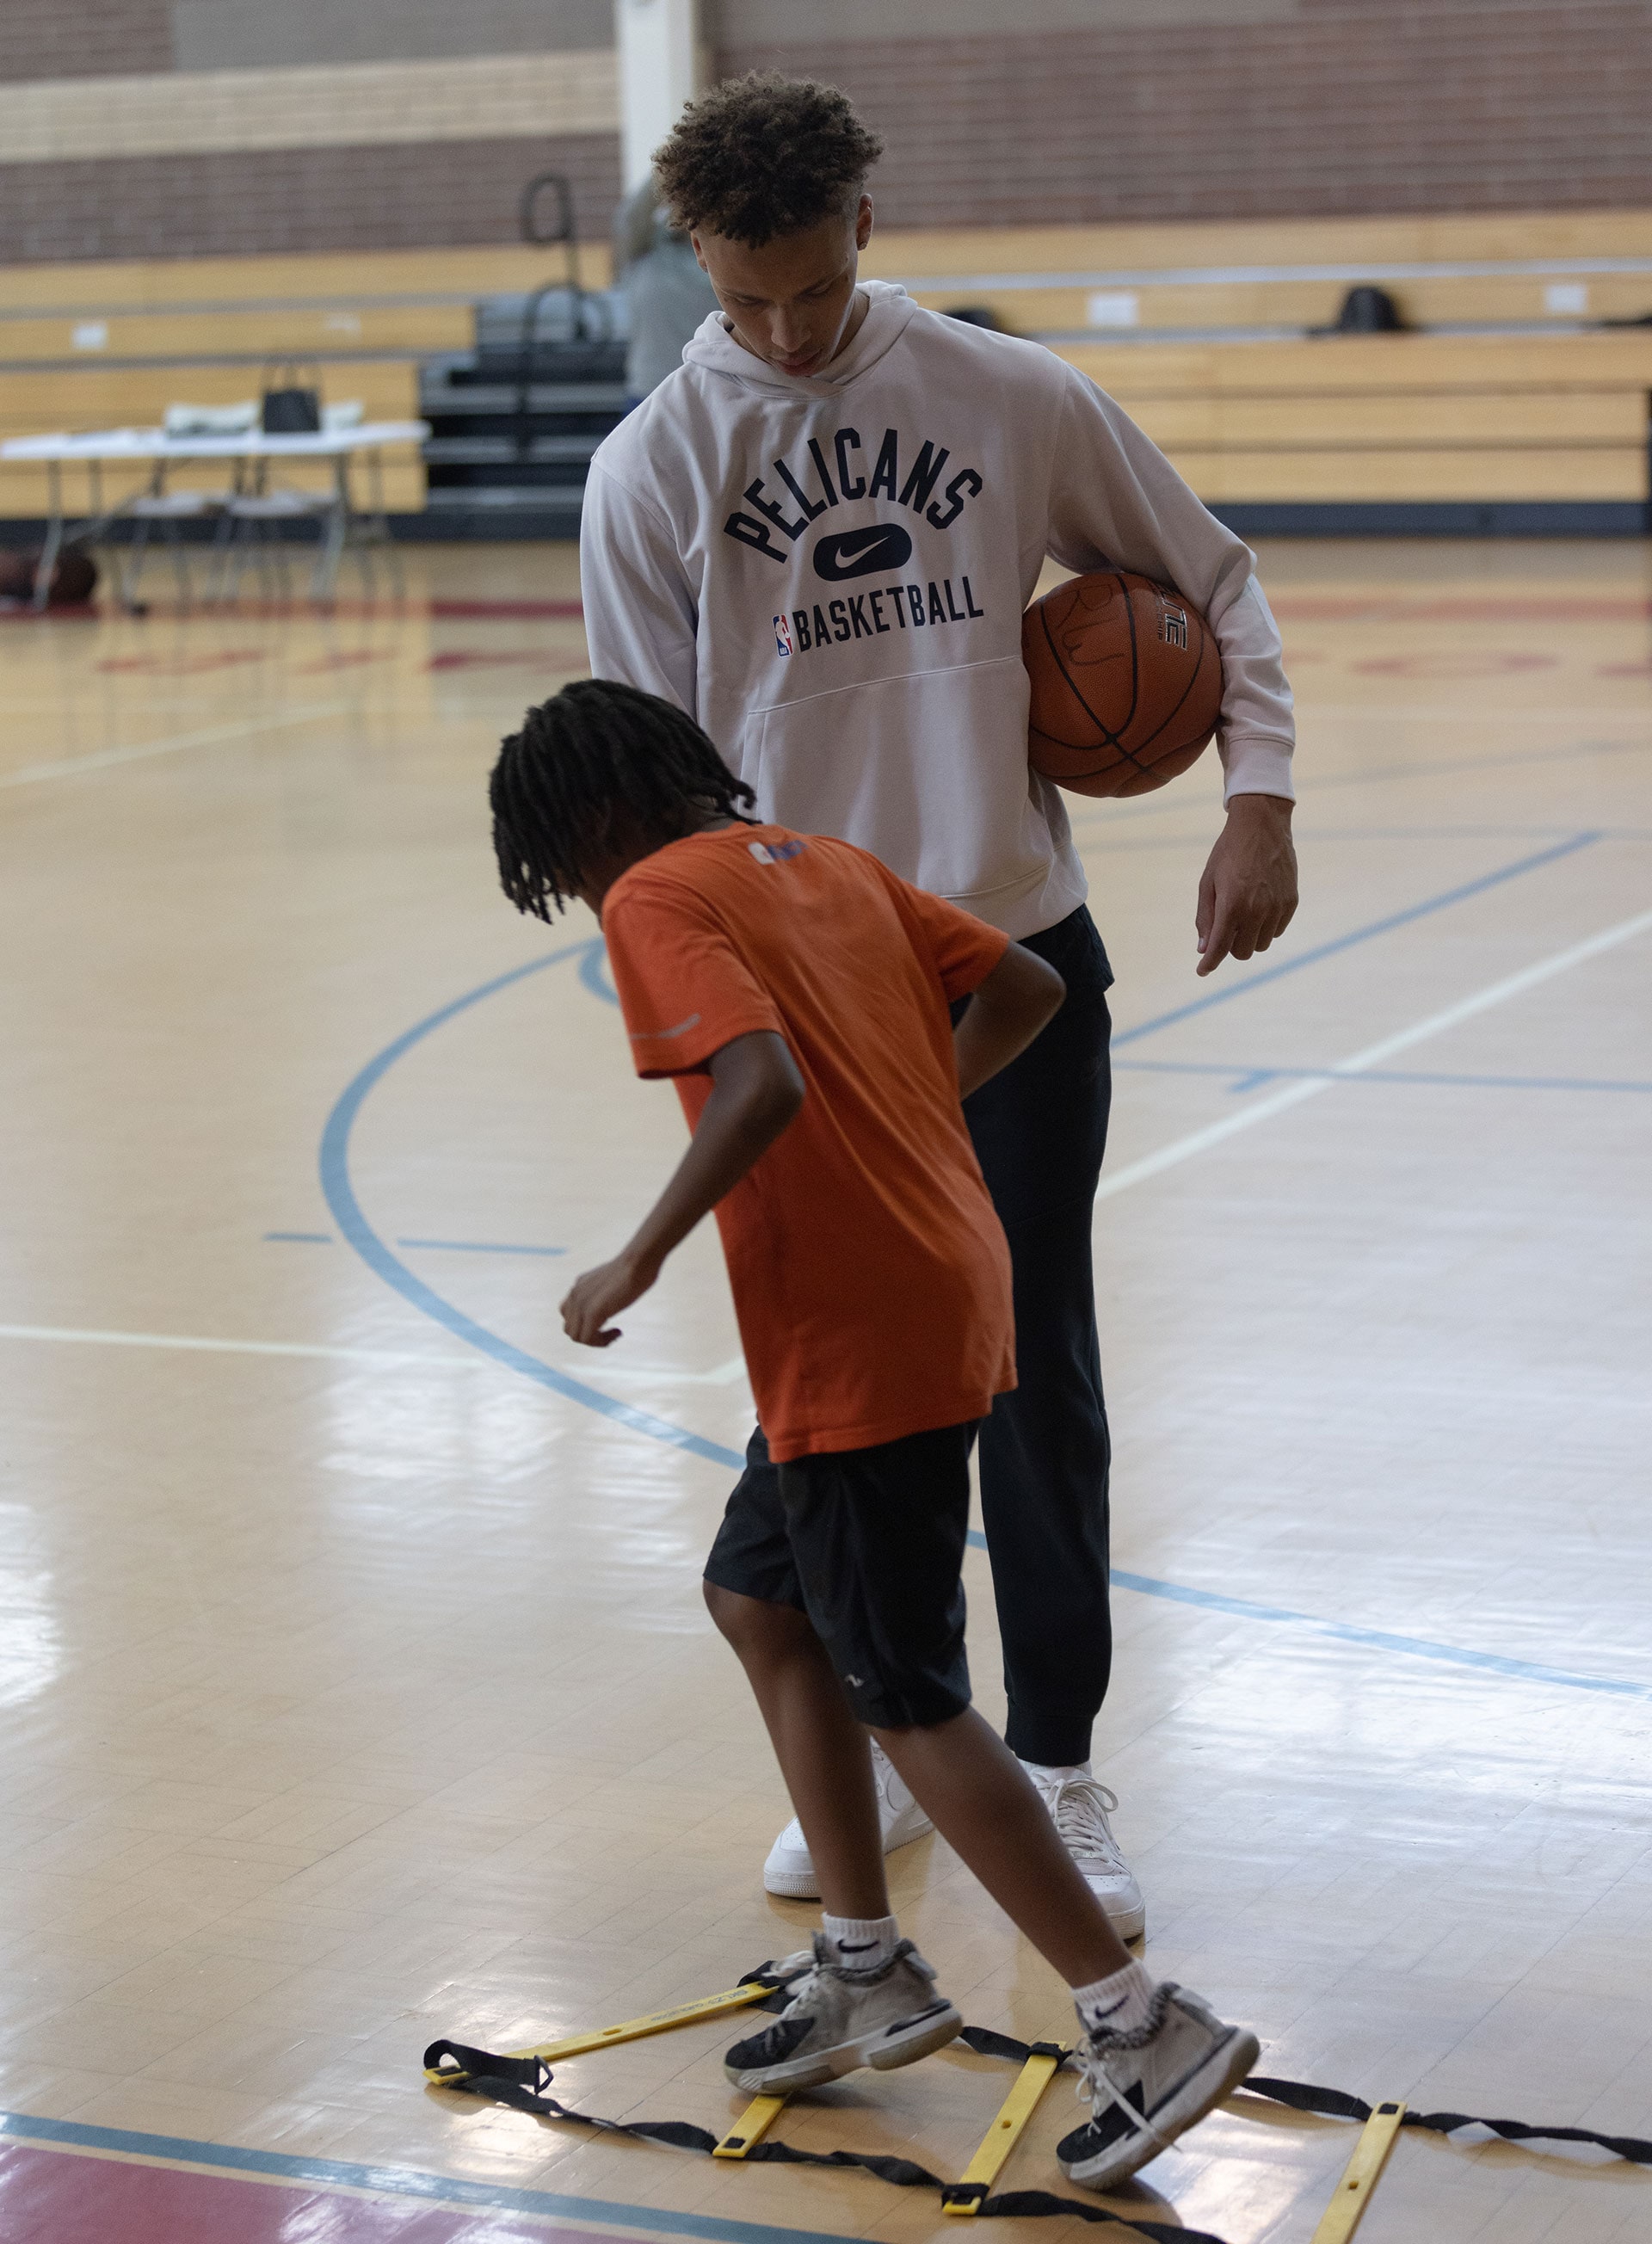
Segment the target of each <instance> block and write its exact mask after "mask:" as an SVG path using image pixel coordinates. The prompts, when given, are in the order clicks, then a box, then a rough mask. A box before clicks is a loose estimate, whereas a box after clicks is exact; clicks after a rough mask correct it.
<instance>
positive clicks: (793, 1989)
mask: <svg viewBox="0 0 1652 2244" xmlns="http://www.w3.org/2000/svg"><path fill="white" fill-rule="evenodd" d="M791 1960H792V1959H791V1958H790V1957H788V1958H787V1962H788V1963H790V1962H791ZM788 1991H789V1993H790V1996H791V2000H790V2001H789V2003H788V2004H787V2005H786V2007H785V2009H784V2010H783V2011H782V2012H781V2014H780V2016H779V2017H778V2018H776V2019H775V2022H774V2024H772V2025H770V2026H767V2027H765V2028H764V2030H763V2031H762V2033H759V2034H753V2035H752V2036H751V2037H750V2038H749V2039H748V2040H746V2041H737V2042H736V2043H735V2045H734V2047H733V2048H732V2049H731V2050H730V2051H728V2055H727V2056H726V2057H725V2058H724V2059H723V2071H724V2072H726V2073H727V2074H728V2078H729V2079H730V2080H731V2081H732V2082H733V2083H734V2085H735V2087H736V2088H743V2089H744V2090H745V2091H746V2092H747V2094H748V2095H751V2096H788V2095H789V2094H790V2093H791V2092H792V2091H793V2090H794V2089H797V2088H814V2087H816V2086H817V2085H819V2083H820V2082H822V2081H823V2080H836V2078H838V2076H839V2074H841V2073H844V2072H855V2071H856V2069H857V2067H859V2066H861V2065H872V2066H874V2067H876V2069H877V2071H878V2072H892V2071H893V2070H894V2068H895V2067H896V2066H897V2065H911V2064H914V2063H915V2062H916V2061H917V2058H920V2057H927V2056H928V2055H929V2053H930V2051H931V2050H936V2049H944V2047H945V2046H946V2045H947V2043H948V2042H949V2041H953V2040H955V2039H956V2038H957V2037H958V2033H959V2032H960V2031H961V2030H962V2028H963V2024H964V2021H963V2019H962V2018H960V2017H959V2016H958V2012H957V2011H955V2010H954V2009H953V2007H952V2005H951V2003H949V2002H948V2001H947V2000H946V1998H945V1997H944V1995H938V1994H937V1993H936V1991H935V1974H934V1972H933V1971H932V1970H931V1969H930V1967H929V1965H928V1964H927V1963H925V1962H924V1959H923V1957H921V1956H920V1955H919V1954H918V1952H917V1949H916V1948H914V1947H913V1945H912V1943H911V1941H910V1940H903V1941H901V1942H899V1943H897V1946H896V1949H895V1952H894V1954H893V1955H892V1956H891V1957H890V1958H889V1960H888V1962H887V1963H880V1964H878V1965H877V1966H876V1967H875V1968H874V1969H873V1970H870V1971H854V1970H848V1969H846V1968H845V1966H844V1965H843V1964H842V1963H838V1962H836V1960H835V1957H834V1951H833V1950H832V1947H831V1944H830V1943H829V1941H828V1940H827V1938H826V1936H825V1934H824V1933H816V1936H815V1954H814V1961H813V1964H812V1967H811V1968H810V1969H809V1970H807V1971H805V1972H804V1974H803V1976H802V1977H801V1978H799V1979H795V1980H793V1981H792V1982H791V1983H790V1984H789V1990H788Z"/></svg>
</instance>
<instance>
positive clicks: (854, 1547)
mask: <svg viewBox="0 0 1652 2244" xmlns="http://www.w3.org/2000/svg"><path fill="white" fill-rule="evenodd" d="M974 1439H975V1426H974V1425H973V1423H972V1424H969V1425H963V1426H942V1427H940V1428H938V1430H935V1431H934V1432H931V1433H924V1434H908V1435H906V1436H904V1438H903V1439H902V1440H900V1441H898V1442H882V1443H878V1445H877V1447H876V1448H875V1449H870V1450H836V1451H829V1452H825V1453H823V1454H822V1455H820V1456H817V1457H795V1458H793V1459H792V1460H791V1461H790V1463H786V1464H782V1465H780V1466H777V1467H776V1466H772V1465H771V1464H770V1463H769V1458H768V1443H766V1442H765V1441H764V1439H763V1436H762V1432H761V1431H759V1432H757V1433H755V1434H754V1435H753V1436H752V1437H751V1441H750V1443H749V1445H748V1448H747V1451H746V1470H745V1471H744V1473H743V1474H742V1475H741V1477H740V1479H739V1481H738V1482H737V1483H736V1484H735V1492H734V1494H733V1495H732V1496H731V1497H729V1499H728V1511H727V1512H726V1513H725V1514H724V1515H723V1524H722V1525H721V1528H720V1529H719V1530H718V1532H717V1539H716V1541H715V1542H714V1544H712V1546H711V1556H710V1557H709V1558H708V1559H707V1561H706V1579H707V1580H708V1582H714V1583H715V1584H716V1585H717V1586H718V1588H719V1589H724V1590H735V1591H738V1592H739V1593H740V1595H741V1597H746V1598H757V1599H761V1600H762V1603H763V1604H765V1605H791V1606H793V1607H795V1608H796V1610H797V1611H798V1612H804V1613H807V1614H808V1616H809V1620H810V1622H811V1623H812V1625H813V1626H814V1630H815V1633H816V1636H818V1637H819V1639H820V1640H821V1642H822V1643H823V1645H824V1646H825V1647H826V1649H827V1651H828V1652H829V1653H830V1655H831V1661H832V1665H833V1666H834V1667H835V1668H836V1670H837V1673H838V1675H839V1676H840V1677H841V1679H842V1680H843V1690H844V1693H845V1694H846V1696H847V1697H848V1700H849V1702H850V1706H851V1707H853V1708H854V1710H855V1713H856V1715H857V1716H858V1718H859V1719H860V1720H862V1721H863V1722H865V1723H867V1724H869V1725H870V1727H872V1728H874V1729H890V1730H899V1729H910V1728H912V1727H918V1728H924V1727H930V1726H931V1725H933V1724H934V1723H937V1722H945V1721H950V1720H951V1718H952V1716H953V1715H954V1714H961V1713H963V1711H964V1709H965V1707H967V1706H968V1705H969V1703H970V1670H969V1662H968V1660H967V1659H965V1653H964V1551H965V1539H966V1538H967V1536H968V1533H969V1524H970V1472H969V1461H970V1445H971V1443H972V1442H973V1441H974Z"/></svg>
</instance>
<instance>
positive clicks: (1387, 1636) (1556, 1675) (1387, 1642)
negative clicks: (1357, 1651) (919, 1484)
mask: <svg viewBox="0 0 1652 2244" xmlns="http://www.w3.org/2000/svg"><path fill="white" fill-rule="evenodd" d="M969 1542H970V1547H971V1549H972V1550H974V1551H985V1549H986V1538H985V1535H983V1534H982V1532H981V1531H980V1529H979V1528H978V1527H972V1528H971V1530H970V1531H969ZM1110 1579H1111V1581H1112V1584H1113V1586H1114V1589H1115V1590H1131V1591H1134V1593H1135V1594H1136V1596H1138V1597H1143V1598H1164V1599H1168V1601H1169V1602H1170V1603H1171V1604H1173V1605H1198V1606H1202V1607H1204V1608H1206V1609H1207V1610H1209V1611H1210V1612H1222V1613H1230V1614H1232V1616H1233V1617H1234V1619H1236V1620H1259V1621H1270V1622H1272V1623H1274V1624H1275V1625H1276V1626H1279V1625H1283V1626H1290V1627H1293V1628H1303V1629H1309V1630H1310V1631H1311V1632H1313V1634H1314V1635H1316V1636H1328V1637H1330V1638H1332V1639H1334V1640H1335V1641H1337V1643H1340V1644H1363V1645H1366V1646H1370V1647H1371V1649H1372V1650H1374V1651H1378V1652H1398V1653H1405V1654H1407V1655H1408V1656H1409V1657H1411V1658H1412V1659H1434V1660H1439V1661H1442V1662H1444V1663H1445V1665H1446V1666H1452V1667H1479V1668H1484V1669H1486V1671H1487V1672H1489V1673H1492V1674H1493V1675H1507V1676H1511V1677H1513V1679H1514V1680H1517V1681H1519V1682H1523V1683H1552V1684H1558V1685H1561V1686H1563V1687H1564V1688H1565V1689H1567V1690H1568V1691H1601V1692H1606V1693H1609V1694H1610V1695H1611V1696H1613V1697H1615V1698H1622V1699H1652V1683H1637V1682H1633V1681H1626V1680H1623V1679H1622V1678H1621V1677H1617V1676H1613V1675H1576V1674H1574V1673H1571V1671H1570V1670H1569V1669H1567V1668H1564V1667H1545V1666H1543V1665H1542V1664H1541V1663H1540V1661H1537V1660H1532V1659H1509V1658H1507V1657H1506V1656H1505V1654H1503V1653H1500V1652H1474V1651H1471V1650H1470V1649H1469V1648H1468V1647H1467V1646H1463V1645H1458V1644H1437V1643H1435V1642H1434V1641H1433V1640H1432V1639H1431V1638H1428V1637H1422V1636H1397V1635H1395V1634H1394V1633H1393V1632H1391V1631H1390V1630H1388V1629H1381V1628H1362V1627H1361V1626H1359V1625H1358V1624H1357V1622H1353V1621H1341V1620H1324V1619H1321V1618H1320V1616H1319V1615H1318V1614H1317V1613H1304V1612H1293V1611H1292V1610H1291V1609H1290V1607H1289V1606H1286V1605H1261V1604H1258V1603H1257V1602H1256V1600H1254V1599H1250V1598H1230V1597H1226V1596H1224V1595H1223V1594H1222V1592H1221V1591H1219V1590H1195V1589H1193V1588H1190V1587H1189V1586H1188V1585H1187V1584H1186V1583H1184V1582H1162V1581H1160V1580H1159V1579H1158V1578H1156V1577H1155V1576H1154V1575H1152V1574H1133V1573H1126V1572H1125V1571H1124V1570H1123V1569H1122V1568H1121V1567H1119V1566H1115V1567H1114V1569H1113V1570H1112V1573H1111V1576H1110Z"/></svg>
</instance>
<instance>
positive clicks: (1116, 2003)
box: [1073, 1962, 1159, 2033]
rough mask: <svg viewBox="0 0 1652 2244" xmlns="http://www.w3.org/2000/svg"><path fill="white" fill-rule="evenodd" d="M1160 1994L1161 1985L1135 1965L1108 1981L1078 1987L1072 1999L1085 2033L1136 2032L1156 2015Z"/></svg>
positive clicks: (1126, 1967)
mask: <svg viewBox="0 0 1652 2244" xmlns="http://www.w3.org/2000/svg"><path fill="white" fill-rule="evenodd" d="M1158 1991H1159V1983H1158V1981H1157V1980H1156V1979H1155V1978H1154V1976H1153V1974H1152V1972H1151V1971H1149V1970H1148V1967H1147V1965H1146V1964H1145V1963H1134V1962H1132V1963H1127V1964H1126V1965H1125V1967H1124V1969H1123V1970H1122V1971H1114V1973H1113V1974H1112V1975H1111V1977H1108V1978H1106V1979H1097V1980H1095V1981H1093V1983H1092V1984H1091V1985H1089V1986H1087V1987H1075V1988H1074V1989H1073V2002H1074V2004H1076V2005H1077V2007H1078V2013H1079V2024H1080V2025H1081V2026H1082V2027H1083V2028H1084V2031H1086V2033H1096V2032H1101V2033H1134V2031H1135V2030H1136V2028H1137V2027H1138V2026H1144V2025H1146V2024H1147V2023H1148V2019H1149V2018H1151V2017H1152V2016H1153V1998H1154V1995H1155V1994H1157V1992H1158Z"/></svg>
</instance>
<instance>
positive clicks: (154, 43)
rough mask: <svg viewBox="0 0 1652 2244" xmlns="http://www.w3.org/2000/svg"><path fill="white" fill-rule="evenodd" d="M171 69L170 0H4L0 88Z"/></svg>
mask: <svg viewBox="0 0 1652 2244" xmlns="http://www.w3.org/2000/svg"><path fill="white" fill-rule="evenodd" d="M172 66H173V11H172V6H171V0H72V4H71V0H56V4H52V0H3V5H0V84H5V83H7V82H8V81H10V82H11V83H14V84H15V83H17V81H19V80H27V79H30V78H105V77H108V76H110V75H112V73H114V72H116V71H164V70H170V69H171V68H172Z"/></svg>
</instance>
